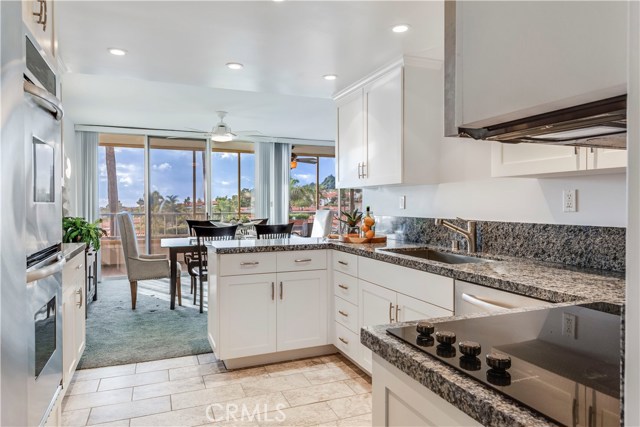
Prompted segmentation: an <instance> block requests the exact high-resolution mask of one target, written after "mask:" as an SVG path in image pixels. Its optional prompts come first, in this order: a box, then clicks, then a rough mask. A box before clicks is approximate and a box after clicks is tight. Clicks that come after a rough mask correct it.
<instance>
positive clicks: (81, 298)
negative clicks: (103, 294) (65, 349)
mask: <svg viewBox="0 0 640 427" xmlns="http://www.w3.org/2000/svg"><path fill="white" fill-rule="evenodd" d="M84 274H85V272H84V269H83V270H81V271H78V274H77V280H76V290H75V292H74V295H73V297H74V300H75V301H74V305H73V308H74V317H73V327H74V342H73V348H74V350H75V353H76V359H77V360H78V361H80V358H81V357H82V353H84V347H85V343H86V316H85V304H86V302H87V299H86V295H85V292H84V280H85V279H84Z"/></svg>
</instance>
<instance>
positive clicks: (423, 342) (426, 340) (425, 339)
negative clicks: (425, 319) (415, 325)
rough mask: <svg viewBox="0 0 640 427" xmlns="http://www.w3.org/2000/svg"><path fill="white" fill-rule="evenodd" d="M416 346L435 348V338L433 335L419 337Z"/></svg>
mask: <svg viewBox="0 0 640 427" xmlns="http://www.w3.org/2000/svg"><path fill="white" fill-rule="evenodd" d="M416 344H418V345H419V346H420V347H433V337H432V336H431V335H418V337H417V338H416Z"/></svg>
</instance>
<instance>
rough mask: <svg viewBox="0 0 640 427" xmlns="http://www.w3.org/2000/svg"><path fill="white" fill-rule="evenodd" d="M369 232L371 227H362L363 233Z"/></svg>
mask: <svg viewBox="0 0 640 427" xmlns="http://www.w3.org/2000/svg"><path fill="white" fill-rule="evenodd" d="M369 230H371V227H369V226H368V225H366V224H365V225H363V226H362V232H363V233H366V232H367V231H369Z"/></svg>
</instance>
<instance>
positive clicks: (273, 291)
mask: <svg viewBox="0 0 640 427" xmlns="http://www.w3.org/2000/svg"><path fill="white" fill-rule="evenodd" d="M275 299H276V284H275V282H271V300H272V301H275Z"/></svg>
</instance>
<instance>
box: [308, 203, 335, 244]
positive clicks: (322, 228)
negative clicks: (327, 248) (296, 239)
mask: <svg viewBox="0 0 640 427" xmlns="http://www.w3.org/2000/svg"><path fill="white" fill-rule="evenodd" d="M332 223H333V211H330V210H328V209H323V210H318V211H316V214H315V215H314V217H313V224H311V235H310V236H309V237H327V236H328V235H329V234H331V226H332Z"/></svg>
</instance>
